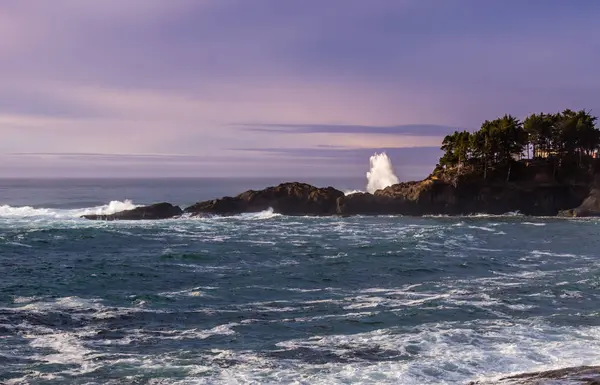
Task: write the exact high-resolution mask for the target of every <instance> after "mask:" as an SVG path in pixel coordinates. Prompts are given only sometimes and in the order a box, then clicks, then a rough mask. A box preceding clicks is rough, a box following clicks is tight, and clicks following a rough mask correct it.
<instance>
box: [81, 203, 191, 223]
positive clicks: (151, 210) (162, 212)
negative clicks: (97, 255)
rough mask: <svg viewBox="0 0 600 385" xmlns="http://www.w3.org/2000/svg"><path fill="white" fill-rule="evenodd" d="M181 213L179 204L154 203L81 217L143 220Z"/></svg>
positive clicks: (169, 216) (105, 219)
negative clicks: (111, 212) (112, 212)
mask: <svg viewBox="0 0 600 385" xmlns="http://www.w3.org/2000/svg"><path fill="white" fill-rule="evenodd" d="M181 214H183V210H181V208H180V207H179V206H173V205H172V204H170V203H166V202H163V203H155V204H152V205H149V206H141V207H136V208H134V209H131V210H125V211H120V212H117V213H114V214H91V215H84V216H83V218H85V219H91V220H102V221H114V220H144V219H168V218H173V217H177V216H179V215H181Z"/></svg>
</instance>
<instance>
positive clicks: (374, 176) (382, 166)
mask: <svg viewBox="0 0 600 385" xmlns="http://www.w3.org/2000/svg"><path fill="white" fill-rule="evenodd" d="M369 165H370V170H369V171H368V172H367V191H368V192H370V193H374V192H375V191H377V190H380V189H383V188H386V187H388V186H391V185H394V184H396V183H398V182H399V181H400V180H399V179H398V177H397V176H396V173H395V172H394V167H393V166H392V160H391V159H390V158H389V157H388V155H387V154H386V153H385V152H382V153H381V154H374V155H373V156H371V158H370V159H369Z"/></svg>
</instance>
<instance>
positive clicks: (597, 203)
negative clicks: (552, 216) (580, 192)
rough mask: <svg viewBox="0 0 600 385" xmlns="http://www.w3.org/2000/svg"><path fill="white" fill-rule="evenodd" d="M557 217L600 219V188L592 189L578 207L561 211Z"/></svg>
mask: <svg viewBox="0 0 600 385" xmlns="http://www.w3.org/2000/svg"><path fill="white" fill-rule="evenodd" d="M558 215H559V216H562V217H600V188H597V187H596V188H593V189H592V190H591V191H590V193H589V195H588V196H587V198H585V200H584V201H583V202H582V203H581V205H579V206H578V207H576V208H574V209H569V210H563V211H561V212H559V214H558Z"/></svg>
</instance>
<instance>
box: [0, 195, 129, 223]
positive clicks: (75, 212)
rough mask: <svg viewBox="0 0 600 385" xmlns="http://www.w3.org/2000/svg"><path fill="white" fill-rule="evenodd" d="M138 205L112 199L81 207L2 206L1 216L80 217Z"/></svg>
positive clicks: (112, 212)
mask: <svg viewBox="0 0 600 385" xmlns="http://www.w3.org/2000/svg"><path fill="white" fill-rule="evenodd" d="M136 207H138V206H137V205H135V204H134V203H133V202H132V201H130V200H125V201H111V202H110V203H108V204H105V205H102V206H97V207H88V208H81V209H52V208H35V207H31V206H21V207H14V206H8V205H4V206H0V218H27V219H40V218H50V219H72V218H79V217H81V216H82V215H90V214H97V215H102V214H114V213H116V212H119V211H123V210H131V209H134V208H136Z"/></svg>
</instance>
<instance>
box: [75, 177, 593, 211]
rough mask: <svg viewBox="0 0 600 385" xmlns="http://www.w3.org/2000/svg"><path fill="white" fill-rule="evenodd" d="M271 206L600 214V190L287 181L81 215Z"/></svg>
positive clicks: (557, 185)
mask: <svg viewBox="0 0 600 385" xmlns="http://www.w3.org/2000/svg"><path fill="white" fill-rule="evenodd" d="M268 209H272V210H273V212H275V213H278V214H283V215H291V216H293V215H297V216H333V215H338V216H350V215H408V216H423V215H449V216H458V215H470V214H497V215H501V214H506V213H509V212H519V213H521V214H523V215H531V216H566V217H581V216H600V189H596V188H594V187H590V184H589V183H569V184H567V183H556V182H547V183H539V182H537V183H535V182H495V183H491V182H485V181H481V180H475V181H470V182H469V181H466V182H463V183H458V184H456V183H451V182H448V181H445V180H441V179H435V178H428V179H425V180H423V181H418V182H405V183H399V184H395V185H392V186H389V187H386V188H384V189H381V190H377V191H375V192H374V193H373V194H370V193H355V194H350V195H345V194H344V193H343V192H342V191H340V190H337V189H335V188H333V187H326V188H318V187H315V186H312V185H309V184H306V183H299V182H290V183H282V184H280V185H278V186H273V187H267V188H265V189H263V190H248V191H246V192H243V193H241V194H239V195H237V196H235V197H223V198H219V199H212V200H207V201H203V202H198V203H196V204H194V205H192V206H190V207H187V208H185V209H181V208H180V207H178V206H174V205H172V204H170V203H167V202H163V203H156V204H152V205H148V206H142V207H137V208H135V209H132V210H126V211H121V212H117V213H114V214H100V215H99V214H94V215H84V216H83V217H84V218H86V219H90V220H156V219H170V218H177V217H181V216H186V217H203V216H231V215H238V214H243V213H253V212H260V211H264V210H268Z"/></svg>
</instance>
